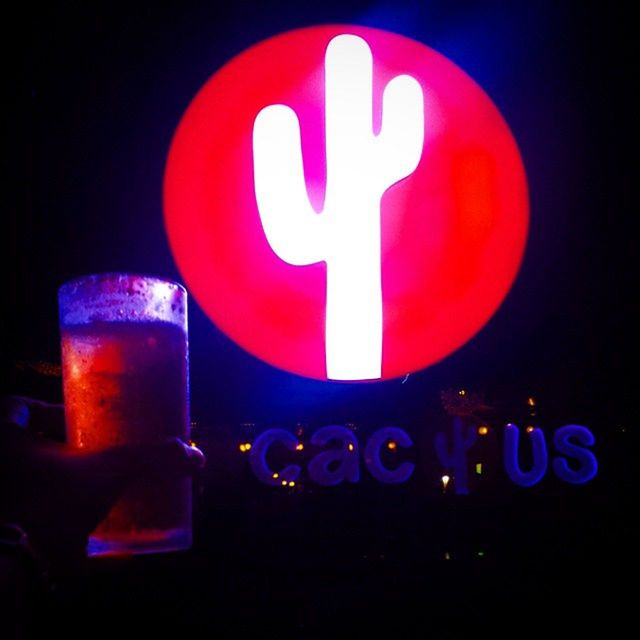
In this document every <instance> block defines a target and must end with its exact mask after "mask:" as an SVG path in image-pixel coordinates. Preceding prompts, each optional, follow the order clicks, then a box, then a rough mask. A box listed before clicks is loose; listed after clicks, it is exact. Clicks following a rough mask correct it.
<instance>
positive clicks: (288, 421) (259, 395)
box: [1, 0, 637, 638]
mask: <svg viewBox="0 0 640 640" xmlns="http://www.w3.org/2000/svg"><path fill="white" fill-rule="evenodd" d="M334 22H337V23H355V24H365V25H369V26H375V27H380V28H386V29H388V30H391V31H396V32H399V33H402V34H404V35H408V36H410V37H413V38H415V39H417V40H419V41H421V42H423V43H425V44H427V45H429V46H431V47H433V48H434V49H436V50H438V51H440V52H441V53H443V54H444V55H446V56H447V57H449V58H450V59H451V60H452V61H453V62H455V63H456V64H458V65H459V66H460V67H462V68H463V69H464V70H465V71H466V72H467V73H469V75H471V77H472V78H474V79H475V80H476V81H477V82H478V83H479V84H480V85H481V86H482V87H483V88H484V90H485V91H486V92H487V93H488V94H489V96H490V97H491V98H492V99H493V100H494V102H495V103H496V105H497V106H498V108H499V109H500V110H501V112H502V113H503V115H504V116H505V119H506V120H507V122H508V123H509V125H510V127H511V129H512V131H513V134H514V136H515V138H516V140H517V142H518V144H519V146H520V150H521V153H522V156H523V160H524V164H525V167H526V170H527V175H528V180H529V190H530V205H531V226H530V235H529V240H528V245H527V249H526V254H525V257H524V262H523V265H522V269H521V272H520V274H519V276H518V278H517V280H516V282H515V285H514V287H513V289H512V291H511V292H510V294H509V295H508V297H507V299H506V301H505V302H504V304H503V305H502V307H501V308H500V310H499V311H498V312H497V313H496V315H495V316H494V317H493V318H492V320H491V321H490V322H489V323H488V325H487V326H486V327H485V328H484V329H483V330H482V331H481V332H480V333H479V334H478V335H477V336H476V337H474V338H473V339H472V340H471V341H470V342H469V343H468V344H467V345H466V346H464V347H463V348H462V349H461V350H459V351H458V352H456V353H455V354H453V355H451V356H450V357H448V358H447V359H446V360H445V361H443V362H441V363H439V364H437V365H435V366H433V367H431V368H429V369H427V370H425V371H423V372H419V373H416V374H413V375H411V376H410V377H409V378H408V379H407V380H406V381H404V382H402V381H401V380H395V381H390V382H385V383H378V384H364V385H353V384H350V385H346V384H338V383H320V382H316V381H309V380H304V379H302V378H298V377H296V376H293V375H290V374H287V373H283V372H280V371H277V370H275V369H273V368H272V367H270V366H268V365H266V364H263V363H261V362H259V361H257V360H256V359H255V358H253V357H252V356H250V355H248V354H246V353H244V352H243V351H242V350H241V349H240V348H239V347H237V346H235V345H234V344H233V343H231V342H230V341H229V340H228V339H227V338H226V337H225V336H224V335H222V334H221V333H220V332H218V331H217V329H216V328H215V327H214V326H213V325H212V324H211V323H210V322H209V321H208V320H207V319H206V317H205V316H204V314H203V313H202V312H201V311H200V310H199V308H198V307H197V305H196V304H195V303H194V302H193V301H192V304H191V306H190V344H191V378H192V413H193V418H194V419H195V420H196V421H197V422H198V423H199V425H200V426H199V428H200V429H201V435H202V441H203V447H204V448H205V450H206V446H205V445H206V443H207V442H209V446H210V451H208V453H209V468H210V470H209V471H208V474H209V475H208V477H207V479H206V481H205V490H204V494H203V495H201V496H200V497H199V502H198V505H197V508H198V511H197V515H198V519H197V528H196V548H195V549H194V551H193V552H192V553H191V554H187V555H185V556H180V557H179V558H178V559H176V558H174V557H165V558H160V557H157V558H143V559H134V560H133V561H129V562H128V563H122V564H115V565H113V566H108V567H107V568H105V566H106V565H105V566H103V567H99V568H98V569H96V570H95V572H93V573H90V574H89V575H88V576H84V577H83V580H84V581H85V582H81V584H82V585H85V586H86V585H88V587H86V589H85V586H83V587H82V588H80V587H79V586H78V583H75V584H74V583H73V582H70V584H67V585H66V587H65V588H64V589H62V592H61V593H62V595H59V601H57V602H56V604H55V606H54V607H52V610H53V613H52V616H53V619H57V618H56V616H58V617H59V618H60V619H62V618H64V616H65V615H67V614H69V613H70V612H71V611H73V610H76V609H77V607H78V605H77V603H78V602H81V603H82V605H81V607H80V608H81V609H83V610H85V611H88V612H89V613H90V614H91V615H94V614H95V616H98V617H103V616H104V613H105V612H108V613H109V616H110V619H111V620H112V624H113V627H114V629H115V628H117V626H118V624H121V623H123V620H124V618H123V617H121V615H120V614H121V613H122V612H123V611H126V612H128V615H130V616H132V619H133V622H132V623H131V624H132V627H131V628H133V629H138V628H139V629H147V630H149V631H154V632H155V631H156V630H157V629H160V628H164V629H169V630H174V631H175V630H178V629H180V628H182V627H181V626H180V625H184V628H186V629H187V630H188V631H189V632H197V631H204V632H205V633H207V634H208V635H211V633H213V632H214V631H215V632H220V631H222V630H226V629H230V628H233V626H234V625H236V624H238V625H241V626H242V628H244V629H245V632H247V633H248V632H249V631H251V632H259V633H262V634H266V636H267V637H275V635H282V634H284V635H287V634H291V635H293V636H294V637H302V638H304V637H328V636H331V635H339V631H338V630H339V629H340V628H349V629H351V630H352V632H357V631H358V630H359V631H360V633H358V635H357V637H360V635H364V633H370V632H371V631H372V630H374V629H376V628H378V627H379V626H386V627H388V628H389V629H393V630H397V629H405V630H406V629H412V630H414V629H415V631H412V632H411V633H408V637H423V636H429V635H433V636H434V637H459V635H460V634H462V633H463V631H464V632H465V633H467V632H470V631H471V630H474V629H477V628H480V627H482V628H484V629H488V628H491V629H493V630H494V631H496V632H500V633H503V634H505V635H506V634H507V632H509V631H511V630H513V629H514V628H515V629H518V630H521V628H522V627H523V626H526V625H525V622H524V621H525V620H528V621H531V620H533V621H536V622H535V624H533V623H532V624H533V627H532V628H535V629H536V630H540V631H542V630H543V629H544V628H546V627H547V625H550V624H551V616H552V614H553V613H559V614H560V620H561V622H560V624H562V625H566V628H567V630H571V629H574V628H577V627H576V625H578V626H579V625H581V624H586V623H585V618H584V616H585V615H586V614H585V611H589V614H590V615H594V614H595V613H598V615H601V616H602V617H603V618H604V617H611V616H613V617H614V619H615V616H616V614H615V613H614V611H615V610H617V608H616V609H611V608H609V607H608V606H605V600H606V598H605V595H606V594H607V593H609V590H610V589H613V590H614V591H615V596H616V597H617V598H618V599H623V598H624V593H623V590H622V589H621V588H618V584H619V581H620V579H621V577H622V576H623V575H624V571H623V570H622V567H624V566H626V563H627V558H626V556H625V553H626V550H627V547H626V546H625V545H626V543H627V542H628V541H629V540H630V537H631V536H630V526H631V525H630V524H629V520H628V517H627V515H626V509H627V504H628V501H630V499H631V497H632V496H633V495H634V493H635V492H634V490H633V486H632V474H631V458H632V457H633V451H632V449H631V446H632V444H631V437H632V434H633V431H634V428H635V424H634V420H635V415H636V412H635V402H634V387H635V376H634V374H633V371H634V365H635V358H633V356H632V350H633V349H634V346H635V345H634V343H635V340H634V338H635V325H636V322H635V304H634V302H635V299H636V293H635V292H636V277H635V276H636V272H635V268H634V266H635V264H634V261H632V247H634V245H635V236H634V235H633V233H632V231H631V225H632V222H633V217H634V216H633V215H632V211H631V175H632V168H634V167H635V165H636V164H637V160H636V158H635V154H634V153H633V152H632V149H631V145H632V142H631V137H632V136H631V125H630V122H631V109H632V105H633V104H634V102H633V100H632V99H631V94H630V91H631V87H632V86H633V84H634V77H635V71H634V67H633V64H632V60H631V57H632V56H631V42H632V36H631V28H630V27H631V22H632V21H631V19H630V17H629V16H627V15H625V11H624V10H623V9H622V8H620V5H616V4H615V3H608V4H606V5H605V4H603V3H578V2H531V3H520V2H512V3H502V2H440V1H434V2H404V3H403V2H397V3H383V2H379V3H372V2H364V1H362V2H355V1H354V0H346V1H344V2H336V1H334V0H330V1H328V2H324V3H313V4H311V3H303V2H299V3H292V2H282V3H279V2H235V3H229V4H228V5H227V6H216V4H215V3H204V2H181V3H162V6H157V5H156V4H155V3H145V2H137V3H130V4H119V3H117V2H109V3H102V2H93V3H81V2H53V3H48V4H47V5H46V6H45V7H40V6H36V5H32V6H29V4H28V3H27V4H26V5H23V6H22V8H21V9H20V10H19V12H18V13H17V14H16V17H14V18H12V20H11V21H5V31H8V32H11V35H12V38H11V42H12V44H11V45H10V46H9V47H8V50H7V52H6V54H5V61H6V64H5V65H4V84H5V88H6V89H8V92H7V93H8V95H7V97H6V98H5V106H6V107H8V109H7V111H6V115H5V117H4V119H3V125H4V127H3V128H4V129H5V132H4V134H3V137H4V139H5V140H6V142H7V146H6V147H5V154H3V155H4V163H3V165H4V167H3V178H4V183H5V190H4V195H5V198H4V204H3V209H4V212H5V214H4V216H3V219H4V220H5V221H6V222H5V223H4V224H3V228H4V231H3V233H2V241H3V246H4V250H3V252H4V255H5V258H7V259H6V261H5V272H4V273H5V276H4V283H5V292H6V295H5V296H4V304H3V311H2V314H1V316H2V331H1V335H2V344H3V354H2V355H3V369H2V370H3V376H5V379H6V382H7V387H8V389H9V390H10V391H12V392H19V393H30V394H32V395H33V394H36V395H40V396H42V397H45V398H46V399H51V400H55V399H59V393H60V391H59V380H58V379H50V378H46V379H44V378H43V377H42V376H40V375H39V374H37V373H36V372H35V371H34V370H33V369H32V368H30V367H29V366H26V368H25V365H24V364H23V363H24V362H35V361H40V360H43V361H47V362H54V363H55V362H58V361H59V343H58V340H59V336H58V332H57V308H56V304H57V303H56V291H57V288H58V287H59V286H60V285H61V284H62V283H63V282H64V281H65V280H67V279H69V278H71V277H75V276H78V275H82V274H86V273H93V272H104V271H134V272H136V271H137V272H144V273H154V274H157V275H160V276H166V277H170V278H173V279H177V280H180V275H179V273H178V272H177V270H176V266H175V264H174V263H173V259H172V257H171V253H170V251H169V247H168V243H167V239H166V237H165V233H164V229H163V220H162V179H163V171H164V163H165V159H166V154H167V151H168V147H169V145H170V142H171V138H172V135H173V132H174V130H175V128H176V126H177V124H178V122H179V120H180V117H181V115H182V114H183V112H184V110H185V109H186V107H187V106H188V104H189V102H190V100H191V99H192V98H193V96H194V95H195V93H196V92H197V91H198V89H199V88H200V87H201V86H202V84H203V83H204V82H205V81H206V79H207V78H208V77H209V76H210V75H211V74H212V73H213V72H215V71H216V70H217V69H218V68H219V67H220V66H222V64H224V63H225V62H226V61H227V60H229V59H230V58H231V57H233V56H234V55H236V54H238V53H239V52H241V51H242V50H243V49H245V48H246V47H248V46H250V45H251V44H254V43H256V42H258V41H260V40H262V39H264V38H266V37H268V36H271V35H274V34H276V33H278V32H281V31H285V30H288V29H292V28H296V27H301V26H306V25H311V24H320V23H334ZM5 42H9V40H7V41H5ZM634 254H635V251H634ZM7 288H8V290H7ZM461 387H465V388H469V389H474V390H477V391H479V392H481V393H483V394H484V396H485V399H486V402H487V404H488V405H489V406H491V407H492V410H491V411H490V412H489V414H488V416H487V419H488V420H489V422H490V423H491V424H492V425H496V426H497V425H499V424H501V423H503V422H504V421H506V420H516V421H521V420H523V419H525V417H526V416H527V413H526V410H525V401H526V398H527V397H528V396H529V395H534V396H535V397H536V398H537V399H538V402H539V407H540V412H539V414H538V416H537V417H536V420H537V421H538V422H539V423H540V426H542V427H543V428H544V429H545V430H548V432H549V433H551V432H552V431H553V430H554V429H555V428H557V427H559V426H561V425H563V424H567V423H571V422H574V423H578V424H584V425H585V426H587V427H589V428H590V429H591V430H592V431H593V432H594V434H595V435H596V447H595V451H596V455H597V456H598V459H599V462H600V474H599V476H598V477H597V478H596V479H595V480H594V481H593V482H592V483H591V484H590V485H588V486H587V485H585V486H581V487H567V486H563V485H562V483H560V482H558V481H554V480H553V479H548V478H545V480H544V481H543V482H542V483H541V485H543V486H541V487H536V488H535V489H532V490H526V491H515V490H507V489H506V488H505V487H506V486H507V485H508V480H507V479H506V478H502V479H501V480H500V481H499V482H498V484H497V485H496V486H497V488H496V490H495V492H491V491H485V492H484V493H483V494H481V496H479V497H478V496H476V497H471V498H469V499H463V498H462V497H459V500H458V501H457V502H456V499H455V497H450V496H447V497H446V500H445V498H444V497H441V496H440V497H439V496H438V495H437V492H434V491H431V492H430V491H422V490H421V489H420V487H418V486H416V485H417V481H416V482H413V484H409V485H407V486H405V487H403V488H402V489H401V490H399V492H398V491H396V493H394V492H393V491H390V490H388V489H387V488H385V487H380V486H378V485H376V484H375V483H373V482H366V481H365V482H363V483H361V484H360V485H359V486H357V487H339V488H335V489H332V490H331V491H326V492H322V491H320V492H318V491H316V492H315V493H313V492H310V491H303V492H301V493H296V495H295V496H294V495H288V496H282V495H278V496H277V497H274V495H273V493H272V492H269V491H266V490H265V488H263V487H260V486H258V483H257V481H255V480H254V479H253V478H252V477H251V476H250V474H249V473H248V470H247V469H246V464H245V463H244V461H243V459H241V457H240V456H239V454H238V453H237V450H236V448H235V447H236V444H235V443H236V441H239V440H240V438H241V437H244V435H245V432H243V431H242V429H245V428H246V427H241V426H240V425H241V424H242V423H252V424H255V425H256V426H255V427H251V429H255V430H259V429H260V428H261V427H262V426H274V425H281V426H285V427H292V426H293V425H295V424H296V423H299V422H303V423H305V424H307V425H310V427H315V426H318V425H322V424H330V423H336V424H342V423H344V422H353V423H355V424H357V425H360V429H361V431H360V433H362V434H366V433H367V430H368V429H371V428H376V427H379V426H383V425H385V424H397V425H399V426H402V427H403V428H405V429H406V430H407V431H409V432H410V433H412V434H413V436H414V438H415V439H416V440H418V441H421V440H424V441H425V442H426V443H427V445H428V443H429V442H430V441H431V439H432V437H433V434H434V433H435V431H436V430H438V429H442V428H445V427H444V425H446V424H447V423H448V421H449V418H447V416H446V414H445V413H444V412H443V410H442V408H441V406H440V402H439V392H440V391H441V390H443V389H448V388H461ZM526 419H528V418H526ZM216 429H217V431H216ZM247 433H248V432H247ZM252 433H253V431H251V434H252ZM219 434H224V436H222V435H219ZM251 434H249V435H251ZM363 437H364V436H363ZM223 441H224V445H223V444H221V443H222V442H223ZM427 445H425V446H427ZM216 456H217V457H216ZM223 458H224V460H223ZM230 458H233V460H231V461H229V459H230ZM236 458H237V460H236ZM427 458H428V456H427V457H425V460H427ZM417 462H418V463H419V462H420V460H419V459H418V460H417ZM221 469H223V470H226V471H225V473H226V474H227V475H226V476H225V474H224V473H222V471H220V470H221ZM234 474H235V475H234ZM434 474H435V475H436V476H437V472H436V471H434ZM426 475H427V476H428V474H426ZM231 476H232V477H233V478H234V482H233V483H232V482H231V481H230V480H229V477H231ZM225 478H226V479H225ZM474 536H475V537H474ZM478 541H481V542H478ZM478 545H480V546H478ZM482 545H485V547H486V548H487V549H488V551H487V554H486V556H484V558H485V559H487V558H488V562H487V563H485V564H484V565H482V564H479V561H477V558H476V560H474V559H473V558H474V557H475V556H474V554H475V553H476V552H477V550H478V549H480V547H482ZM487 545H488V546H487ZM483 549H484V547H483ZM452 550H453V551H452ZM454 552H455V553H454ZM445 553H449V554H450V555H452V554H453V555H456V554H457V557H459V558H460V560H459V561H458V562H453V563H452V562H449V561H446V562H445V561H443V558H444V554H445ZM465 554H466V555H465ZM372 558H375V560H373V559H372ZM452 567H453V568H452ZM600 570H606V573H605V575H604V577H599V575H598V571H600ZM78 580H80V578H78ZM123 584H126V585H127V586H126V588H124V587H123ZM123 589H124V591H123ZM87 593H88V594H91V597H89V596H87V595H86V594H87ZM82 594H85V595H84V596H82ZM574 596H575V597H577V598H580V599H582V605H581V607H578V608H576V609H569V608H567V602H568V599H570V598H572V597H574ZM83 598H84V599H83ZM125 602H126V603H128V604H125ZM135 602H137V605H135V606H134V604H132V603H135ZM621 604H622V603H621ZM585 607H586V609H585ZM159 611H161V612H162V613H158V612H159ZM509 611H512V612H516V613H517V614H518V615H520V620H521V622H516V626H515V627H512V626H511V623H508V622H507V621H508V620H509V615H510V614H509ZM56 612H57V613H56ZM60 612H62V613H60ZM514 615H515V614H514ZM89 617H90V616H89V614H87V616H86V618H87V619H88V618H89ZM80 618H81V620H82V621H83V622H85V621H86V620H85V617H83V616H80ZM158 619H160V620H161V622H160V623H159V624H158V623H157V620H158ZM58 621H59V620H58ZM67 622H68V621H67ZM52 624H53V623H52ZM65 624H66V623H65ZM145 625H146V626H145ZM482 625H484V626H482ZM107 627H108V625H107ZM78 628H80V627H78ZM580 628H583V627H580ZM584 628H585V629H586V628H588V627H586V626H585V627H584ZM353 630H356V631H353ZM238 633H240V635H242V632H240V631H239V632H238Z"/></svg>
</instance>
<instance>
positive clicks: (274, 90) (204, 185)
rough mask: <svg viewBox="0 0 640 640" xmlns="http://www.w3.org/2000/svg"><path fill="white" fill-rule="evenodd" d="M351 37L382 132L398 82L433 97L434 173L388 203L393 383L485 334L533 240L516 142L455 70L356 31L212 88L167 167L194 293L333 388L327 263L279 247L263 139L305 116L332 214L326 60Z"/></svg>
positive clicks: (387, 310) (216, 317)
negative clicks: (279, 122)
mask: <svg viewBox="0 0 640 640" xmlns="http://www.w3.org/2000/svg"><path fill="white" fill-rule="evenodd" d="M342 33H351V34H354V35H358V36H361V37H362V38H364V39H365V40H366V42H367V43H368V44H369V46H370V48H371V51H372V54H373V64H374V79H373V108H374V129H376V127H379V125H380V111H381V101H382V96H381V93H382V88H383V87H384V86H385V85H386V83H387V82H388V81H389V80H390V79H391V78H393V77H394V76H396V75H398V74H409V75H411V76H412V77H413V78H415V79H416V80H417V81H418V82H419V83H420V85H421V87H422V90H423V94H424V101H425V141H424V148H423V153H422V158H421V160H420V163H419V165H418V167H417V169H416V170H415V172H413V173H412V174H411V175H410V176H409V177H408V178H406V179H404V180H402V181H400V182H398V183H397V184H395V185H393V186H392V187H391V188H389V189H388V190H387V191H386V193H385V194H384V196H383V198H382V202H381V231H382V254H381V255H382V294H383V355H382V372H383V375H382V377H383V378H391V377H396V376H399V375H404V374H406V373H408V372H411V371H415V370H418V369H421V368H424V367H426V366H428V365H430V364H433V363H434V362H436V361H438V360H440V359H442V358H444V357H445V356H447V355H448V354H450V353H451V352H453V351H454V350H456V349H457V348H459V347H460V346H462V345H463V344H464V343H465V342H466V341H467V340H469V339H470V338H471V337H472V336H473V335H474V334H475V333H477V332H478V331H479V330H480V328H481V327H482V326H483V325H484V324H485V323H486V322H487V321H488V320H489V318H490V317H491V316H492V314H493V313H494V312H495V311H496V309H497V308H498V307H499V305H500V304H501V302H502V300H503V299H504V297H505V296H506V294H507V292H508V291H509V288H510V287H511V284H512V283H513V280H514V278H515V276H516V274H517V271H518V268H519V265H520V262H521V259H522V254H523V251H524V245H525V241H526V235H527V224H528V202H527V188H526V177H525V173H524V168H523V165H522V161H521V158H520V154H519V152H518V149H517V146H516V144H515V142H514V140H513V137H512V136H511V133H510V131H509V128H508V126H507V125H506V123H505V122H504V120H503V119H502V117H501V116H500V114H499V112H498V111H497V109H496V107H495V106H494V105H493V103H492V102H491V100H490V99H489V98H488V96H487V95H486V94H485V93H484V92H483V91H482V90H481V89H480V88H479V87H478V86H477V85H476V84H475V83H474V82H473V81H472V80H471V79H470V78H469V77H468V76H467V75H466V74H465V73H464V72H463V71H461V70H460V69H459V68H458V67H456V66H455V65H454V64H453V63H452V62H450V61H449V60H447V59H446V58H444V57H443V56H441V55H440V54H438V53H436V52H435V51H433V50H432V49H430V48H428V47H426V46H424V45H422V44H420V43H418V42H415V41H413V40H410V39H408V38H405V37H403V36H399V35H395V34H391V33H388V32H385V31H381V30H377V29H369V28H365V27H355V26H323V27H311V28H307V29H300V30H296V31H292V32H288V33H285V34H281V35H279V36H276V37H274V38H271V39H269V40H265V41H263V42H261V43H259V44H257V45H255V46H254V47H252V48H250V49H248V50H246V51H245V52H243V53H242V54H240V55H239V56H237V57H236V58H234V59H233V60H231V61H230V62H229V63H228V64H226V65H225V66H224V67H223V68H222V69H220V70H219V71H218V72H217V73H216V74H214V75H213V76H212V77H211V78H210V79H209V80H208V82H207V83H206V84H205V85H204V87H203V88H202V89H201V91H200V92H199V93H198V95H197V96H196V98H195V99H194V100H193V102H192V104H191V105H190V107H189V109H188V111H187V112H186V114H185V116H184V117H183V119H182V121H181V123H180V126H179V128H178V130H177V132H176V135H175V138H174V140H173V144H172V147H171V151H170V154H169V158H168V162H167V168H166V176H165V192H164V198H165V219H166V227H167V232H168V235H169V240H170V244H171V248H172V251H173V253H174V256H175V258H176V261H177V264H178V266H179V268H180V271H181V272H182V274H183V276H184V278H185V281H186V283H187V286H188V287H189V288H190V291H191V293H192V294H193V296H194V297H195V299H196V300H197V301H198V303H199V304H200V306H201V307H202V308H203V309H204V311H205V312H206V313H207V314H208V315H209V317H210V318H211V319H212V320H213V321H214V322H215V324H216V325H217V326H218V327H219V328H220V329H221V330H223V331H224V332H225V333H226V334H227V335H228V336H229V337H231V338H232V339H233V340H235V341H236V342H237V343H239V344H240V345H241V346H242V347H244V348H245V349H246V350H248V351H250V352H251V353H253V354H254V355H256V356H257V357H259V358H261V359H263V360H265V361H267V362H269V363H271V364H273V365H274V366H277V367H279V368H282V369H286V370H289V371H292V372H295V373H298V374H301V375H305V376H309V377H313V378H319V379H326V370H325V344H324V314H325V295H326V284H325V283H326V273H325V265H324V263H318V264H315V265H310V266H304V267H299V266H292V265H290V264H287V263H285V262H284V261H283V260H281V259H280V258H278V256H277V255H275V253H274V252H273V251H272V249H271V248H270V246H269V244H268V242H267V240H266V238H265V235H264V231H263V229H262V226H261V223H260V218H259V213H258V210H257V205H256V198H255V193H254V188H253V159H252V146H251V137H252V128H253V122H254V120H255V117H256V115H257V114H258V112H259V111H260V110H261V109H262V108H263V107H265V106H267V105H270V104H275V103H280V104H286V105H288V106H290V107H291V108H292V109H293V110H294V111H295V112H296V114H297V115H298V119H299V121H300V129H301V138H302V151H303V156H304V165H305V176H306V180H307V190H308V193H309V198H310V200H311V202H312V203H313V204H314V206H315V207H316V209H317V210H321V208H322V204H323V198H324V185H325V179H326V166H325V153H324V145H325V141H324V124H323V123H324V67H323V62H324V54H325V50H326V48H327V45H328V43H329V41H330V40H331V39H332V38H333V37H335V36H336V35H339V34H342ZM376 130H377V129H376Z"/></svg>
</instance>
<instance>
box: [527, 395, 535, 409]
mask: <svg viewBox="0 0 640 640" xmlns="http://www.w3.org/2000/svg"><path fill="white" fill-rule="evenodd" d="M527 404H528V405H529V406H530V407H535V406H536V399H535V398H534V397H533V396H529V397H528V398H527Z"/></svg>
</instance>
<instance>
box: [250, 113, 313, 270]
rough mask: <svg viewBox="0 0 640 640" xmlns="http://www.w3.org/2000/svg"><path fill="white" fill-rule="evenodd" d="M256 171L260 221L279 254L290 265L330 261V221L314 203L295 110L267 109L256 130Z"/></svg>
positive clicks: (257, 120)
mask: <svg viewBox="0 0 640 640" xmlns="http://www.w3.org/2000/svg"><path fill="white" fill-rule="evenodd" d="M253 171H254V182H255V193H256V201H257V203H258V211H259V213H260V220H261V222H262V227H263V229H264V232H265V235H266V237H267V240H268V242H269V244H270V246H271V248H272V249H273V251H274V252H275V253H276V254H277V255H278V256H279V257H280V258H282V260H284V261H285V262H288V263H289V264H293V265H298V266H299V265H307V264H313V263H315V262H320V261H321V260H324V259H325V251H324V242H323V237H324V231H323V229H324V226H325V224H324V223H325V220H324V219H323V216H322V215H318V214H317V213H316V212H315V211H314V209H313V207H312V206H311V203H310V201H309V196H308V194H307V187H306V182H305V178H304V168H303V163H302V146H301V142H300V125H299V123H298V117H297V116H296V114H295V112H294V111H293V109H291V108H290V107H287V106H285V105H281V104H274V105H270V106H268V107H265V108H264V109H262V111H260V113H259V114H258V116H257V117H256V119H255V122H254V126H253Z"/></svg>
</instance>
